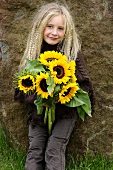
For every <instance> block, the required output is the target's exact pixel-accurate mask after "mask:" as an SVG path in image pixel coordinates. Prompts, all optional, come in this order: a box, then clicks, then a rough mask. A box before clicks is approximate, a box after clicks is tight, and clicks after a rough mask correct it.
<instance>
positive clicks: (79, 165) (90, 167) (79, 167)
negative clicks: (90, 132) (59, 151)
mask: <svg viewBox="0 0 113 170" xmlns="http://www.w3.org/2000/svg"><path fill="white" fill-rule="evenodd" d="M66 170H113V156H111V157H106V156H105V155H103V154H100V153H97V154H85V155H84V158H82V157H80V156H78V157H76V159H74V157H72V156H70V160H69V163H68V165H67V168H66Z"/></svg>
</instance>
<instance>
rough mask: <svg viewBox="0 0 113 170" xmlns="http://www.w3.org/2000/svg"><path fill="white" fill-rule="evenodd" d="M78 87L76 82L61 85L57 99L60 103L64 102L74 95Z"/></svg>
mask: <svg viewBox="0 0 113 170" xmlns="http://www.w3.org/2000/svg"><path fill="white" fill-rule="evenodd" d="M78 89H79V87H78V84H77V83H70V84H67V85H66V86H63V88H62V91H61V92H60V93H59V101H60V102H61V104H65V103H66V102H69V101H70V100H71V99H72V97H74V96H75V93H76V92H77V90H78Z"/></svg>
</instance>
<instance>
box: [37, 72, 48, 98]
mask: <svg viewBox="0 0 113 170" xmlns="http://www.w3.org/2000/svg"><path fill="white" fill-rule="evenodd" d="M48 77H49V75H48V73H46V74H44V73H42V72H40V75H37V76H36V92H37V93H38V94H40V95H41V97H42V98H46V99H47V98H48V96H49V93H48V91H47V87H48V86H47V83H46V80H47V78H48Z"/></svg>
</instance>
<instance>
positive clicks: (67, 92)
mask: <svg viewBox="0 0 113 170" xmlns="http://www.w3.org/2000/svg"><path fill="white" fill-rule="evenodd" d="M70 90H71V87H70V88H68V89H67V91H66V92H64V94H63V95H62V96H64V97H65V96H67V95H68V94H69V92H70Z"/></svg>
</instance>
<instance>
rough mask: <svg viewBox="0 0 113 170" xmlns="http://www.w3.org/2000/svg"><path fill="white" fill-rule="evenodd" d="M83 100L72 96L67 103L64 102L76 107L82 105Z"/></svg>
mask: <svg viewBox="0 0 113 170" xmlns="http://www.w3.org/2000/svg"><path fill="white" fill-rule="evenodd" d="M83 104H84V102H83V101H82V100H80V99H79V98H77V97H76V96H74V97H73V98H72V99H71V100H70V101H69V102H68V103H66V104H65V105H66V106H68V107H78V106H81V105H83Z"/></svg>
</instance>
